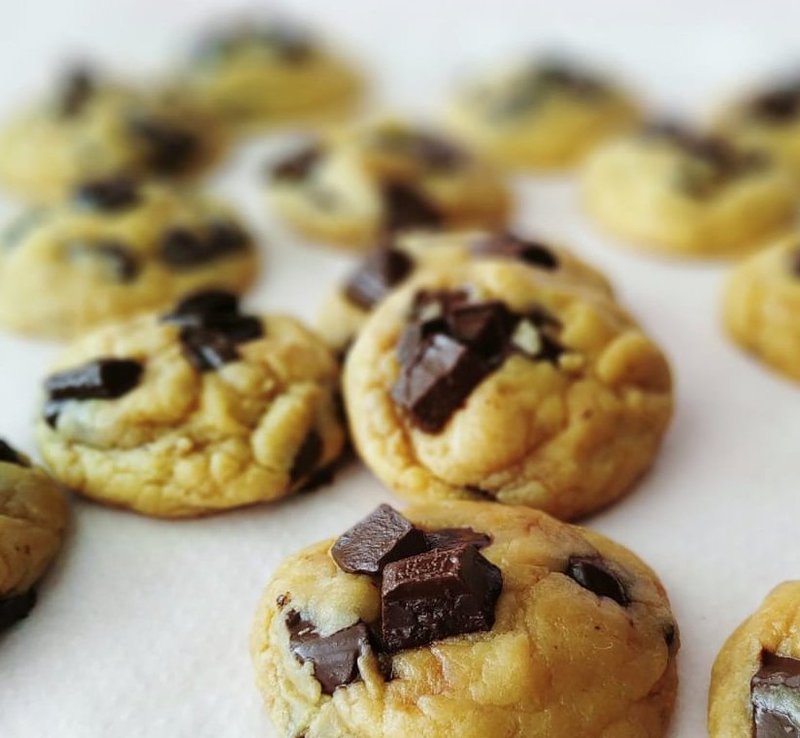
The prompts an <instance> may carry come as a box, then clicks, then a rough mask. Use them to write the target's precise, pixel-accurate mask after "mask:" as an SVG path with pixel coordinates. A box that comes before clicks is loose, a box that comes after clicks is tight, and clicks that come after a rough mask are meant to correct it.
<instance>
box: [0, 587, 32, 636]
mask: <svg viewBox="0 0 800 738" xmlns="http://www.w3.org/2000/svg"><path fill="white" fill-rule="evenodd" d="M35 604H36V591H35V590H33V589H29V590H28V591H27V592H23V593H22V594H18V595H12V596H11V597H3V598H0V633H2V632H3V631H4V630H5V629H6V628H9V627H11V626H12V625H14V623H16V622H17V621H19V620H23V619H24V618H27V617H28V615H29V614H30V612H31V610H33V607H34V605H35Z"/></svg>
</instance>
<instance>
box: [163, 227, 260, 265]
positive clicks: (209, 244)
mask: <svg viewBox="0 0 800 738" xmlns="http://www.w3.org/2000/svg"><path fill="white" fill-rule="evenodd" d="M249 243H250V240H249V238H248V237H247V234H245V233H244V231H242V230H241V229H240V228H237V227H236V226H234V225H232V224H230V223H224V222H221V221H219V222H214V223H212V224H211V225H210V226H209V227H208V230H207V232H206V233H200V232H197V231H193V230H190V229H188V228H181V227H175V228H170V229H169V230H168V231H166V232H165V233H164V235H163V237H162V239H161V244H160V246H159V258H160V259H161V260H162V261H163V262H164V263H165V264H169V266H171V267H172V268H173V269H175V270H181V269H192V268H194V267H197V266H202V265H204V264H208V263H209V262H212V261H216V260H217V259H221V258H224V257H227V256H230V255H231V254H235V253H239V252H241V251H244V250H246V249H247V246H248V244H249Z"/></svg>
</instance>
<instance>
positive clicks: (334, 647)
mask: <svg viewBox="0 0 800 738" xmlns="http://www.w3.org/2000/svg"><path fill="white" fill-rule="evenodd" d="M286 627H287V628H288V630H289V648H290V649H291V651H292V653H293V654H294V657H295V658H296V659H297V660H298V661H299V662H300V663H301V664H305V663H307V662H311V663H312V664H313V667H314V678H315V679H316V680H317V681H318V682H319V684H320V686H321V687H322V693H323V694H328V695H331V694H333V693H334V692H335V691H336V689H337V688H338V687H344V686H347V685H348V684H352V683H353V682H355V681H358V680H359V679H360V678H361V675H360V673H359V670H358V659H359V657H360V656H362V655H363V654H365V653H366V652H367V651H368V650H369V648H370V641H369V631H368V630H367V626H366V625H365V624H364V623H356V624H355V625H351V626H350V627H349V628H343V629H342V630H339V631H337V632H336V633H333V634H332V635H329V636H322V635H320V634H319V633H318V632H317V630H316V628H315V627H314V625H313V624H311V623H309V622H308V621H306V620H304V619H303V618H302V617H301V616H300V615H299V613H297V612H294V611H290V612H289V613H288V614H287V616H286Z"/></svg>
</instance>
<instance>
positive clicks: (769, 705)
mask: <svg viewBox="0 0 800 738" xmlns="http://www.w3.org/2000/svg"><path fill="white" fill-rule="evenodd" d="M750 701H751V703H752V706H753V726H754V732H753V736H754V738H798V737H800V660H798V659H793V658H789V657H787V656H777V655H776V654H773V653H769V652H768V651H764V652H763V653H762V654H761V668H760V669H759V670H758V672H757V673H756V674H755V675H754V676H753V678H752V680H751V681H750Z"/></svg>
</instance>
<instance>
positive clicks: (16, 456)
mask: <svg viewBox="0 0 800 738" xmlns="http://www.w3.org/2000/svg"><path fill="white" fill-rule="evenodd" d="M0 462H4V463H6V464H16V465H17V466H25V467H28V466H30V463H29V462H28V461H26V460H25V458H24V457H23V456H22V455H21V454H20V453H19V451H17V450H16V449H15V448H14V447H13V446H12V445H11V444H10V443H6V441H4V440H3V439H2V438H0Z"/></svg>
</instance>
